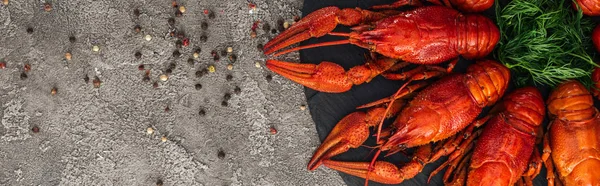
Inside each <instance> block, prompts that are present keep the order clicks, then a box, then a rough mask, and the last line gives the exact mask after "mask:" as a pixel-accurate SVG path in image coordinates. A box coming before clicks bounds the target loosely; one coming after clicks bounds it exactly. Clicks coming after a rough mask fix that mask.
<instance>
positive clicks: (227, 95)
mask: <svg viewBox="0 0 600 186" xmlns="http://www.w3.org/2000/svg"><path fill="white" fill-rule="evenodd" d="M223 99H224V100H225V101H229V100H230V99H231V94H230V93H225V95H223Z"/></svg>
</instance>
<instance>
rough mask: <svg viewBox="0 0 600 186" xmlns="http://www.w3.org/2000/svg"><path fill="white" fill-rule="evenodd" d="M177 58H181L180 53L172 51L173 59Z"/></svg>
mask: <svg viewBox="0 0 600 186" xmlns="http://www.w3.org/2000/svg"><path fill="white" fill-rule="evenodd" d="M179 56H181V53H179V50H175V51H173V57H179Z"/></svg>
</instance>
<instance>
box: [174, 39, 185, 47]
mask: <svg viewBox="0 0 600 186" xmlns="http://www.w3.org/2000/svg"><path fill="white" fill-rule="evenodd" d="M182 45H183V42H181V40H177V41H175V47H177V48H181V46H182Z"/></svg>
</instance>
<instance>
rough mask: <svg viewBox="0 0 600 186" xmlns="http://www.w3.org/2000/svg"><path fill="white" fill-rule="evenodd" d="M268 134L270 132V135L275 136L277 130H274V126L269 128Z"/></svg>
mask: <svg viewBox="0 0 600 186" xmlns="http://www.w3.org/2000/svg"><path fill="white" fill-rule="evenodd" d="M269 132H270V133H271V134H272V135H275V134H277V129H276V128H275V127H274V126H271V127H269Z"/></svg>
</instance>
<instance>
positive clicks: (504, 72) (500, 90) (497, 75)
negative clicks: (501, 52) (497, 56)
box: [466, 60, 510, 107]
mask: <svg viewBox="0 0 600 186" xmlns="http://www.w3.org/2000/svg"><path fill="white" fill-rule="evenodd" d="M466 81H467V82H466V83H467V86H468V87H469V91H470V92H471V95H473V98H474V99H475V100H476V101H477V104H478V105H480V106H482V107H484V106H490V105H493V104H494V103H496V101H498V99H500V97H502V95H504V92H505V91H506V88H507V87H508V82H509V81H510V70H509V69H508V68H506V67H505V66H504V65H502V64H500V63H498V62H496V61H492V60H483V61H478V62H477V63H475V64H473V65H471V66H469V68H468V69H467V80H466Z"/></svg>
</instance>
